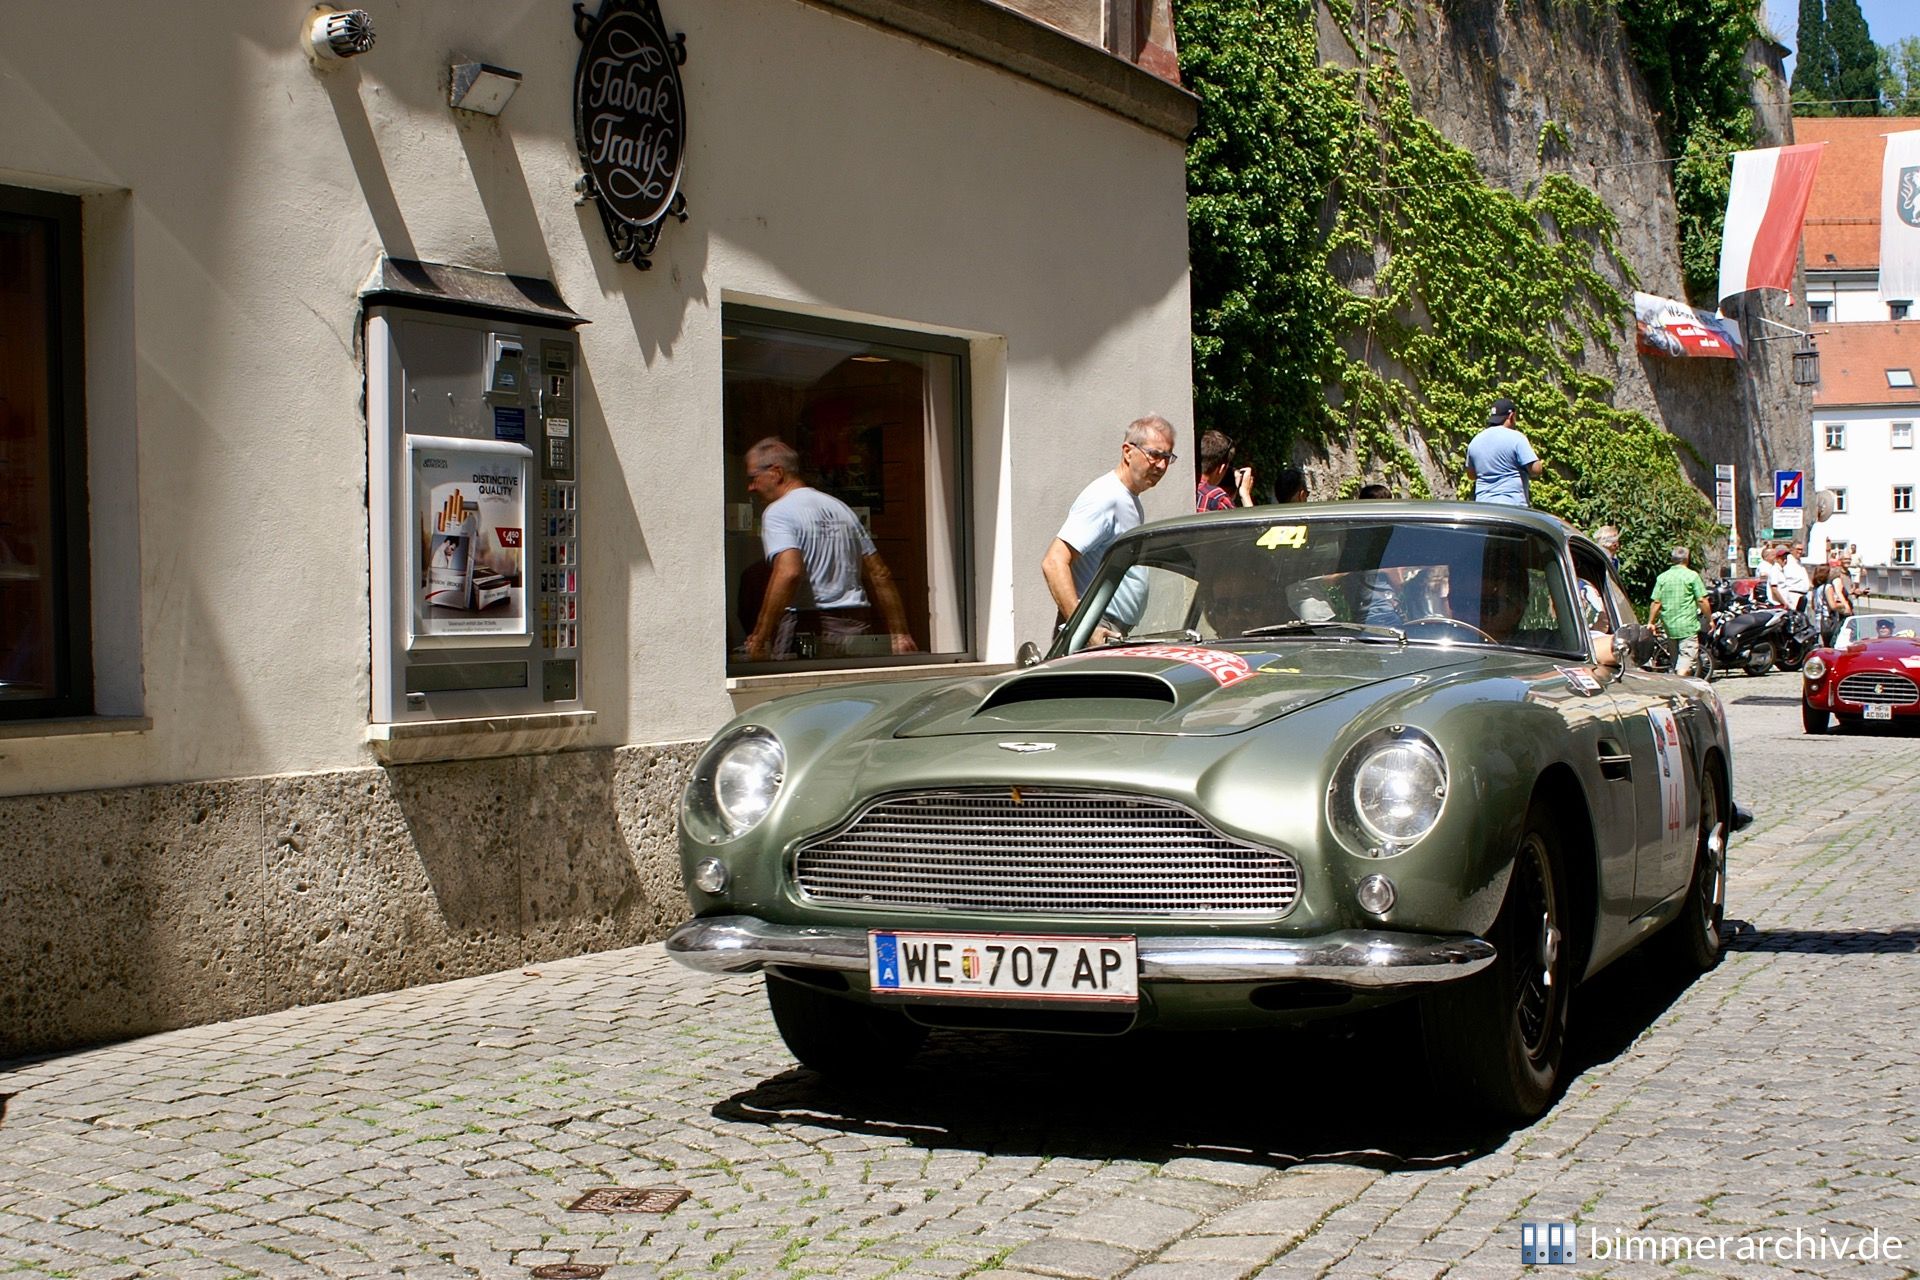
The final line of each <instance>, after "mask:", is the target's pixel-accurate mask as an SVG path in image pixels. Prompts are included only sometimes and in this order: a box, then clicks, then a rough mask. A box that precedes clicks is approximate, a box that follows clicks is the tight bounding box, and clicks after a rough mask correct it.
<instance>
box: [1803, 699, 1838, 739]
mask: <svg viewBox="0 0 1920 1280" xmlns="http://www.w3.org/2000/svg"><path fill="white" fill-rule="evenodd" d="M1832 719H1833V713H1832V712H1831V711H1821V710H1818V709H1816V708H1814V707H1811V706H1809V705H1808V704H1807V703H1806V701H1805V700H1804V699H1803V700H1802V701H1801V703H1800V727H1801V728H1802V729H1805V730H1806V731H1807V732H1808V733H1825V732H1826V731H1827V724H1828V723H1829V722H1830V721H1831V720H1832Z"/></svg>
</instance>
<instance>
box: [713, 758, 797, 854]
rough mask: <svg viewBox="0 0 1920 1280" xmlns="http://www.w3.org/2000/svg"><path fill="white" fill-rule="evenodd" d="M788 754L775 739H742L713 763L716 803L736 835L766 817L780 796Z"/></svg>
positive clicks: (714, 800)
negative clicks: (775, 798)
mask: <svg viewBox="0 0 1920 1280" xmlns="http://www.w3.org/2000/svg"><path fill="white" fill-rule="evenodd" d="M786 767H787V753H786V752H784V751H782V750H781V749H780V743H779V742H778V741H777V740H776V739H774V738H772V737H758V736H756V737H750V738H742V739H740V740H739V741H738V742H736V743H734V744H733V745H732V746H730V747H728V748H727V749H726V750H725V751H723V752H721V753H720V755H719V757H718V758H716V759H715V760H714V762H713V802H714V804H716V805H718V806H719V807H720V816H721V817H722V818H724V819H725V820H726V823H727V825H728V826H729V827H731V828H732V829H733V831H734V833H735V834H738V833H740V832H742V831H745V830H747V829H749V828H750V827H752V826H753V825H754V824H755V823H757V822H759V821H760V819H762V818H764V817H766V816H767V810H769V809H771V808H772V807H773V798H774V797H775V796H776V795H779V794H780V783H781V781H782V773H783V771H784V770H785V769H786Z"/></svg>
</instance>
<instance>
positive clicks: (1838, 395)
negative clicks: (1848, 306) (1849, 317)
mask: <svg viewBox="0 0 1920 1280" xmlns="http://www.w3.org/2000/svg"><path fill="white" fill-rule="evenodd" d="M1819 333H1820V385H1819V387H1818V388H1817V389H1816V390H1815V391H1814V393H1813V406H1814V408H1815V409H1816V410H1817V409H1841V408H1848V407H1850V406H1854V405H1882V404H1920V387H1893V386H1888V385H1887V370H1889V369H1905V370H1907V371H1908V372H1909V373H1912V374H1915V375H1917V377H1920V322H1916V321H1887V320H1875V321H1866V322H1862V323H1855V324H1836V325H1830V326H1828V327H1826V328H1823V329H1821V330H1820V331H1819Z"/></svg>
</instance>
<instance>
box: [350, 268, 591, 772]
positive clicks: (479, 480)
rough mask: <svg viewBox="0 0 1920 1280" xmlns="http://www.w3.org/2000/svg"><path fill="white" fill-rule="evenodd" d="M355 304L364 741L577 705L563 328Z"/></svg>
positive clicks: (577, 619) (570, 412) (571, 361)
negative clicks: (363, 496)
mask: <svg viewBox="0 0 1920 1280" xmlns="http://www.w3.org/2000/svg"><path fill="white" fill-rule="evenodd" d="M366 316H367V327H366V342H367V423H368V441H367V444H368V455H369V456H368V468H367V469H368V509H369V514H368V522H369V533H370V543H371V545H370V554H371V559H372V569H373V705H372V720H373V721H374V724H375V732H374V734H373V735H372V736H374V737H375V738H381V737H383V736H387V737H391V736H396V735H394V734H392V733H390V732H389V733H383V732H382V727H383V726H385V727H387V728H388V729H391V728H393V727H397V726H405V725H407V724H409V723H422V724H426V723H432V722H438V721H448V720H471V719H475V718H480V719H497V718H499V717H507V716H532V715H539V714H541V713H551V712H556V711H578V710H580V709H581V707H582V703H581V681H580V674H581V673H580V627H581V622H582V618H581V612H580V516H581V512H580V498H579V494H580V490H579V477H578V462H579V459H578V457H577V455H576V453H575V441H576V436H575V434H574V376H575V370H576V367H577V365H578V347H577V344H576V341H575V337H574V333H573V331H572V329H571V328H570V327H568V326H566V325H565V324H563V323H539V322H537V321H535V320H534V319H531V318H529V317H527V316H524V315H515V314H511V313H502V314H499V315H489V314H486V313H485V312H479V313H477V314H460V313H450V312H448V311H445V310H439V309H428V308H425V307H419V306H412V305H407V304H405V303H401V302H379V303H375V304H370V305H369V306H368V307H367V312H366ZM508 723H509V724H510V723H511V722H508Z"/></svg>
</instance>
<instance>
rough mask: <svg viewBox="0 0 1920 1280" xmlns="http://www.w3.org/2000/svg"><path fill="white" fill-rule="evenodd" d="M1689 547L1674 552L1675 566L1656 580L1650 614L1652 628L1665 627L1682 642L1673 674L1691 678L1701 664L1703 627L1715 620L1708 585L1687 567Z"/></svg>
mask: <svg viewBox="0 0 1920 1280" xmlns="http://www.w3.org/2000/svg"><path fill="white" fill-rule="evenodd" d="M1690 558H1691V557H1690V556H1689V554H1688V552H1687V549H1686V548H1685V547H1675V548H1674V549H1673V567H1672V568H1671V569H1668V570H1667V571H1666V572H1665V573H1663V574H1661V575H1660V576H1659V577H1658V578H1655V579H1654V580H1653V608H1652V610H1651V611H1649V612H1648V614H1647V625H1648V626H1649V627H1664V628H1665V630H1666V633H1667V634H1668V635H1669V636H1672V637H1673V638H1674V640H1676V641H1677V642H1678V650H1679V652H1677V653H1676V654H1675V655H1674V658H1673V673H1674V674H1675V675H1677V676H1690V675H1692V674H1693V673H1694V669H1695V668H1696V667H1698V666H1699V664H1700V628H1701V627H1703V626H1706V625H1708V624H1710V623H1711V622H1712V621H1713V606H1712V605H1710V604H1708V603H1707V584H1706V583H1705V582H1703V581H1701V579H1700V575H1699V574H1697V573H1695V572H1694V571H1693V570H1692V569H1690V568H1688V567H1687V561H1688V560H1689V559H1690Z"/></svg>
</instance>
